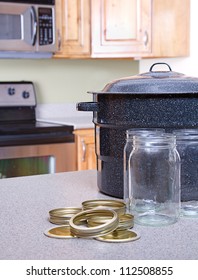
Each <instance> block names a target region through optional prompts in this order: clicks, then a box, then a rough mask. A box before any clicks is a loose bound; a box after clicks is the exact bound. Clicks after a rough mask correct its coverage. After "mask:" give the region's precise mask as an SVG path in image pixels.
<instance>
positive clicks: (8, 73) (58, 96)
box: [0, 59, 139, 104]
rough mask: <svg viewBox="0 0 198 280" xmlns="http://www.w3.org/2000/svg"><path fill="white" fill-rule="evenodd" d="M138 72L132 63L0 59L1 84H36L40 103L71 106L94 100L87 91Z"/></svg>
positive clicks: (135, 62)
mask: <svg viewBox="0 0 198 280" xmlns="http://www.w3.org/2000/svg"><path fill="white" fill-rule="evenodd" d="M138 69H139V63H138V61H133V60H91V59H90V60H70V59H46V60H45V59H41V60H40V59H39V60H37V59H32V60H31V59H30V60H27V59H1V60H0V81H9V80H10V81H20V80H26V81H28V80H29V81H33V82H34V84H35V87H36V93H37V102H38V103H40V104H41V103H70V102H71V103H72V102H78V101H89V100H92V95H90V94H88V93H87V91H98V90H101V89H102V88H103V87H104V86H105V85H106V84H107V83H108V82H110V81H112V80H114V79H117V78H121V77H125V76H130V75H136V74H138Z"/></svg>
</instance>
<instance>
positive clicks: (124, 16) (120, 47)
mask: <svg viewBox="0 0 198 280" xmlns="http://www.w3.org/2000/svg"><path fill="white" fill-rule="evenodd" d="M151 8H152V7H151V0H108V1H105V0H92V10H91V14H92V56H93V57H132V56H139V55H144V53H145V54H148V53H150V52H151Z"/></svg>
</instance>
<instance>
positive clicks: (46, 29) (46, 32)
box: [38, 7, 53, 46]
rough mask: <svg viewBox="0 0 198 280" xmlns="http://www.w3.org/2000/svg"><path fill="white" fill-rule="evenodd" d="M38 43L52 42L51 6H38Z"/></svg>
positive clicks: (41, 44)
mask: <svg viewBox="0 0 198 280" xmlns="http://www.w3.org/2000/svg"><path fill="white" fill-rule="evenodd" d="M38 21H39V22H38V25H39V45H40V46H43V45H50V44H52V43H53V10H52V8H48V7H43V8H38Z"/></svg>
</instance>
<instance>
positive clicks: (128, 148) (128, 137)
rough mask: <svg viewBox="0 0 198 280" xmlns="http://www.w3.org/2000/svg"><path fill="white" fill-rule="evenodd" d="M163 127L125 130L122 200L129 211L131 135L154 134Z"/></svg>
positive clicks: (163, 130) (162, 131)
mask: <svg viewBox="0 0 198 280" xmlns="http://www.w3.org/2000/svg"><path fill="white" fill-rule="evenodd" d="M164 132H165V129H163V128H131V129H128V130H126V143H125V146H124V152H123V163H124V166H123V169H124V170H123V181H124V182H123V183H124V190H123V193H124V202H125V203H126V208H127V210H129V211H130V207H131V199H132V197H131V181H130V180H129V168H128V167H129V163H128V161H129V156H130V154H131V152H132V150H133V136H134V135H142V136H147V135H156V134H160V133H164Z"/></svg>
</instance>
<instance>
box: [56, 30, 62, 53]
mask: <svg viewBox="0 0 198 280" xmlns="http://www.w3.org/2000/svg"><path fill="white" fill-rule="evenodd" d="M57 33H58V50H59V51H60V50H61V45H62V44H61V33H60V30H59V29H58V32H57Z"/></svg>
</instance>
